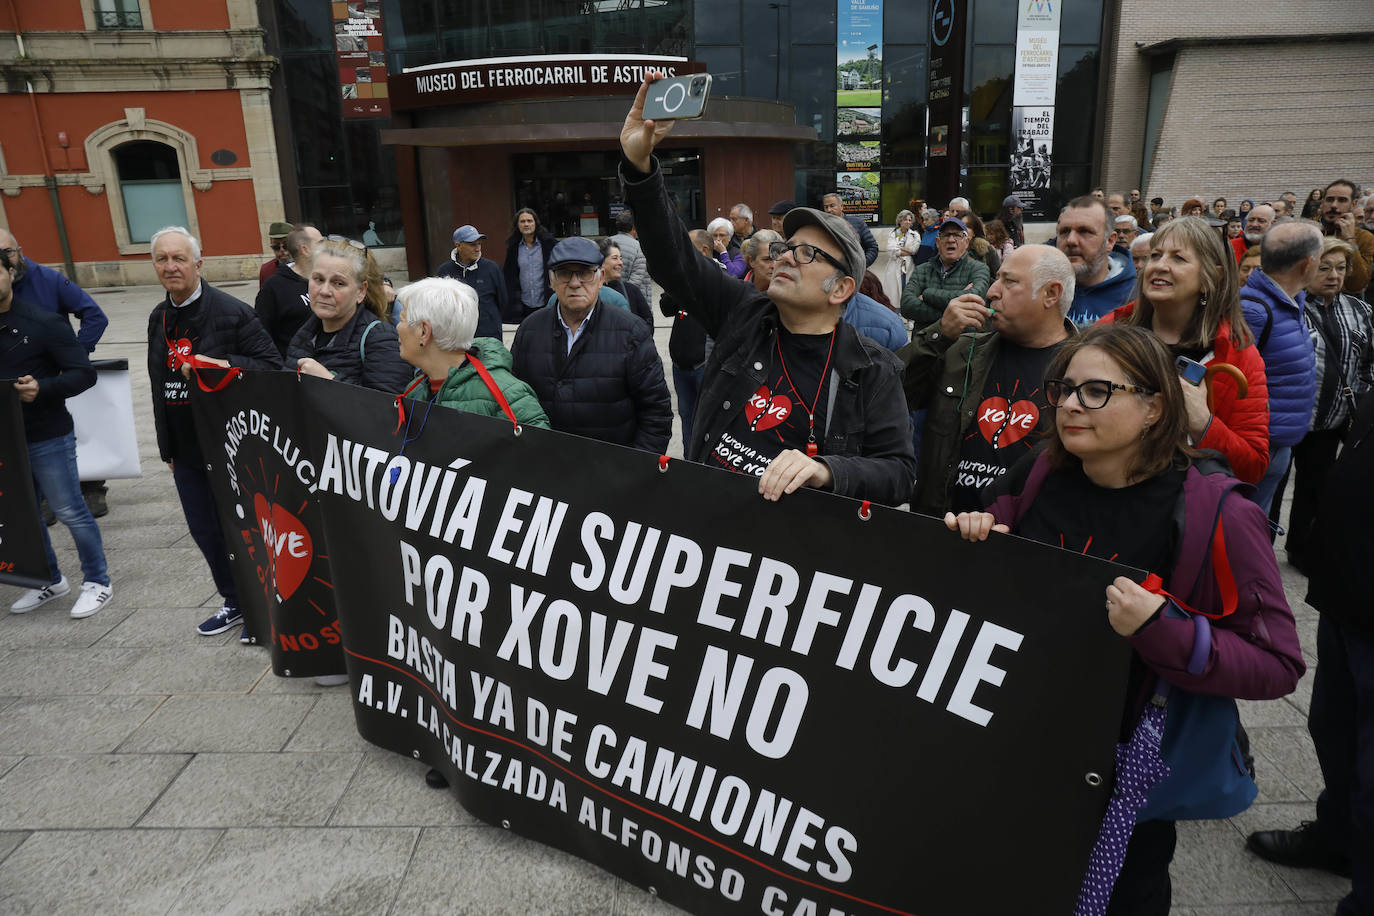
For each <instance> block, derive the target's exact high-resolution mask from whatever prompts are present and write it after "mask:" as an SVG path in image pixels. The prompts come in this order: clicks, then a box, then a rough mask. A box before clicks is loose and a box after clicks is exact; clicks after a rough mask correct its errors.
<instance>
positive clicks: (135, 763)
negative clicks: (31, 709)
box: [0, 754, 199, 830]
mask: <svg viewBox="0 0 1374 916" xmlns="http://www.w3.org/2000/svg"><path fill="white" fill-rule="evenodd" d="M188 759H189V758H188V757H186V756H185V755H181V754H100V755H90V756H80V757H59V756H42V755H35V756H32V757H25V758H24V759H23V761H22V762H21V763H19V764H18V765H17V766H15V767H14V768H13V769H11V770H10V771H9V772H8V773H6V774H5V775H4V776H3V777H0V829H4V830H14V829H26V830H41V829H61V828H84V827H131V826H133V824H134V822H135V821H137V820H138V818H139V817H140V816H141V815H142V814H143V812H144V811H147V810H148V806H149V805H151V804H152V803H153V801H154V800H155V799H156V798H157V797H158V796H159V795H160V794H161V793H162V791H163V790H164V789H165V788H167V784H168V783H170V782H171V781H172V780H173V779H174V778H176V775H177V773H179V772H181V769H182V767H183V766H185V765H186V761H187V760H188ZM195 826H199V825H195Z"/></svg>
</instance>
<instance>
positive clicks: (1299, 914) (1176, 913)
mask: <svg viewBox="0 0 1374 916" xmlns="http://www.w3.org/2000/svg"><path fill="white" fill-rule="evenodd" d="M1240 912H1241V911H1238V910H1237V909H1236V907H1234V906H1231V905H1229V904H1228V905H1224V906H1185V907H1174V908H1173V909H1171V910H1170V911H1169V916H1240ZM1243 912H1244V916H1331V904H1329V903H1251V904H1248V905H1246V907H1245V909H1244V911H1243Z"/></svg>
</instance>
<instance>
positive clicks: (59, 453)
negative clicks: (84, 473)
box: [29, 433, 110, 585]
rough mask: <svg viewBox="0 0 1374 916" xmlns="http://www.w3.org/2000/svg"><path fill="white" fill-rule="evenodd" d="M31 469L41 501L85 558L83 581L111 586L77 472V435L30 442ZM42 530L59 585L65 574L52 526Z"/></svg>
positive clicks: (52, 572) (50, 566) (50, 569)
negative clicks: (54, 542)
mask: <svg viewBox="0 0 1374 916" xmlns="http://www.w3.org/2000/svg"><path fill="white" fill-rule="evenodd" d="M29 469H30V470H31V471H32V472H33V489H34V492H35V493H36V494H38V499H39V501H40V502H41V501H42V500H44V499H46V500H47V501H48V506H49V508H51V509H52V511H53V515H56V516H57V518H58V520H59V521H61V522H62V524H64V525H66V526H67V530H68V531H70V532H71V533H72V540H73V541H75V542H76V554H77V556H79V557H80V558H81V578H82V581H85V582H96V583H99V584H100V585H109V584H110V576H109V573H108V572H107V570H106V567H105V547H104V546H103V545H102V544H101V543H100V528H99V527H98V526H97V525H96V523H95V519H94V518H92V517H91V510H90V509H87V508H86V501H85V500H84V499H82V498H81V478H80V476H78V474H77V471H76V434H75V433H67V434H66V435H65V436H57V437H55V438H52V439H44V440H42V441H41V442H30V443H29ZM39 529H40V530H41V531H42V532H43V550H44V551H45V552H46V553H47V555H48V575H49V576H51V580H50V581H52V582H57V581H59V580H60V579H61V578H62V571H61V570H59V569H58V568H57V554H56V553H55V552H54V551H53V549H52V538H50V537H49V536H48V526H47V525H40V526H39Z"/></svg>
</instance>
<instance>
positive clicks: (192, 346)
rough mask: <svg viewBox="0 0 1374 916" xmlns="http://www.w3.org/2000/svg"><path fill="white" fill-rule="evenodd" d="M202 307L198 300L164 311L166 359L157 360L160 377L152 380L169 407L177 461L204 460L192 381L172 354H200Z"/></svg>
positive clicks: (184, 355) (169, 430) (172, 444)
mask: <svg viewBox="0 0 1374 916" xmlns="http://www.w3.org/2000/svg"><path fill="white" fill-rule="evenodd" d="M200 305H201V300H200V299H196V300H195V301H194V302H192V303H191V304H189V305H185V306H180V307H177V306H169V307H168V308H167V310H166V311H165V312H163V319H164V322H163V327H162V333H163V340H162V341H161V343H162V346H163V348H164V349H165V350H166V353H165V354H164V358H163V359H161V360H159V361H158V373H159V378H156V379H153V391H154V393H155V394H156V395H158V396H160V397H161V398H162V403H163V406H164V407H165V408H166V413H165V416H166V417H167V431H168V433H169V434H170V439H171V442H170V451H171V454H172V457H173V458H174V459H178V460H186V461H196V462H199V461H200V460H201V454H200V444H199V443H198V442H197V441H196V424H195V419H194V417H192V416H191V384H192V383H191V382H189V381H187V379H186V378H185V377H184V376H182V374H181V372H180V371H179V370H178V369H177V363H178V360H177V359H174V358H173V351H174V350H175V351H176V352H177V353H179V359H181V360H184V359H186V358H187V357H189V356H190V355H191V354H192V353H195V352H196V351H197V347H198V345H199V343H200V325H199V318H200Z"/></svg>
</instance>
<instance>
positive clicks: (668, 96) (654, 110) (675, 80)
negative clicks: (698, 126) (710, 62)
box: [644, 73, 711, 121]
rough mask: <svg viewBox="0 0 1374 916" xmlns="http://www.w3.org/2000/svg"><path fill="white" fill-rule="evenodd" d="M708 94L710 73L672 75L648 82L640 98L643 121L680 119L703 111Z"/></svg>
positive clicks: (698, 114) (685, 118)
mask: <svg viewBox="0 0 1374 916" xmlns="http://www.w3.org/2000/svg"><path fill="white" fill-rule="evenodd" d="M710 95H711V74H709V73H692V74H689V75H687V76H674V77H670V78H668V79H662V80H658V81H656V82H653V83H650V84H649V97H648V98H646V99H645V100H644V120H646V121H684V120H688V119H691V118H699V117H701V116H702V115H703V114H705V113H706V99H707V98H708V97H710Z"/></svg>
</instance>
